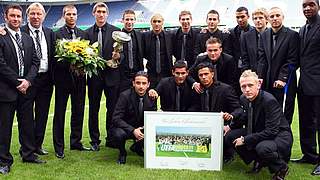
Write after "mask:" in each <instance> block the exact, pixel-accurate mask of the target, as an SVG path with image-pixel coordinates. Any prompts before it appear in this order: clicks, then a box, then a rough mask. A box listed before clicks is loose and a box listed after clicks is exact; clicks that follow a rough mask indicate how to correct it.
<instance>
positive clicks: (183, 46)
mask: <svg viewBox="0 0 320 180" xmlns="http://www.w3.org/2000/svg"><path fill="white" fill-rule="evenodd" d="M318 10H319V1H318V0H304V1H303V11H304V14H305V16H306V18H307V24H306V25H305V26H303V27H302V29H301V30H300V37H299V34H298V33H296V32H294V31H293V30H290V29H289V28H287V27H285V26H283V24H282V21H283V19H284V15H283V12H282V11H281V9H280V8H278V7H274V8H271V9H270V11H269V12H266V10H264V9H257V10H256V11H254V12H253V13H252V19H253V22H254V24H255V27H253V26H250V25H249V24H248V19H249V13H248V9H247V8H245V7H240V8H238V9H237V11H236V19H237V23H238V25H237V26H236V27H235V28H232V29H230V31H221V30H219V29H218V28H217V27H218V23H219V22H220V19H219V18H220V17H219V13H218V12H217V11H215V10H211V11H209V12H208V14H207V19H206V22H207V28H204V29H202V30H200V29H196V28H192V27H191V22H192V15H191V13H190V12H189V11H182V12H181V13H180V14H179V22H180V23H181V27H180V28H178V29H177V30H173V31H164V29H163V24H164V18H163V17H162V15H160V14H155V15H153V16H152V18H151V20H150V24H151V26H152V30H151V31H149V32H145V33H141V32H138V31H136V30H134V29H133V27H134V23H135V20H136V17H135V13H134V11H132V10H126V11H125V12H124V14H123V17H122V22H123V24H124V27H123V29H122V31H123V32H125V33H127V34H128V35H129V36H130V37H131V40H130V41H129V42H127V43H124V47H123V51H122V52H118V51H114V49H113V43H114V40H113V38H112V32H114V31H120V29H119V28H117V27H115V26H113V25H111V24H109V23H107V16H108V14H109V10H108V7H107V5H106V4H105V3H97V4H95V6H94V7H93V11H92V14H93V16H94V17H95V24H94V25H93V26H91V27H90V28H89V29H88V30H86V31H82V30H81V29H79V28H78V27H77V26H76V22H77V9H76V7H75V6H73V5H66V6H65V7H64V8H63V16H62V17H63V18H64V20H65V25H64V26H63V27H61V28H60V29H59V30H58V31H57V32H56V33H53V32H52V31H51V30H50V29H48V28H46V27H43V26H42V22H43V20H44V18H45V10H44V8H43V6H42V5H41V4H39V3H33V4H31V5H30V6H29V7H28V9H27V15H28V20H29V22H28V24H27V25H25V26H24V27H22V28H20V25H21V21H22V9H21V7H20V6H19V5H15V4H13V5H9V6H8V7H7V8H6V11H5V20H6V28H5V33H4V34H5V35H3V36H0V45H1V46H0V48H1V49H0V62H1V63H0V74H1V75H2V76H3V77H4V78H3V79H2V80H0V85H1V86H2V87H3V88H2V91H1V90H0V97H1V100H0V112H1V114H3V117H4V118H3V119H2V120H1V122H2V123H1V124H3V125H1V126H0V129H1V133H2V134H4V136H1V137H0V142H1V143H0V146H1V147H2V148H0V150H1V151H0V172H1V173H3V174H5V173H8V172H9V171H10V166H11V165H12V162H13V160H12V156H11V155H10V153H9V147H10V140H11V132H12V122H13V115H14V112H15V111H17V119H18V123H19V126H18V127H19V140H20V143H21V148H20V154H21V156H22V159H23V161H25V162H34V163H43V162H44V161H42V160H40V159H38V157H37V155H35V154H38V155H45V154H48V153H47V152H46V150H44V149H43V148H42V143H43V139H44V135H45V129H46V122H47V119H48V111H49V107H50V100H51V96H52V92H53V84H54V85H55V111H54V118H53V119H54V120H53V142H54V149H55V155H56V157H58V158H64V124H65V113H66V106H67V101H68V98H69V95H70V96H71V134H70V149H71V150H80V151H86V150H92V151H99V148H100V143H101V140H100V132H99V126H98V124H99V120H98V115H99V110H100V103H101V96H102V92H104V94H105V96H106V108H107V115H106V131H107V137H106V146H109V147H115V148H118V149H119V151H120V153H119V158H118V163H119V164H124V163H125V162H126V154H127V153H126V150H125V148H124V147H125V146H124V145H125V140H126V139H135V143H134V144H133V145H132V146H131V148H130V149H131V150H132V151H135V152H137V154H139V155H143V147H142V142H143V116H142V114H143V111H144V110H156V106H155V99H156V98H157V97H158V96H160V98H161V109H162V110H164V111H200V112H223V118H224V120H225V128H224V130H225V154H224V155H225V160H226V161H230V160H232V156H233V153H234V152H233V150H232V149H233V148H235V150H236V151H237V152H238V153H239V154H240V156H241V157H242V158H243V159H244V160H245V162H246V163H250V162H251V161H254V162H255V163H254V168H253V172H258V171H259V170H260V169H261V168H262V167H263V166H268V167H269V169H270V171H271V172H275V175H274V178H275V179H276V178H284V177H285V176H286V174H287V172H288V166H287V164H286V162H288V160H289V158H290V151H291V145H292V135H291V130H290V126H289V125H290V124H291V122H292V116H293V112H294V100H295V95H296V92H297V89H298V102H299V119H300V136H301V139H300V141H301V147H302V151H303V154H304V156H303V158H302V159H300V160H297V161H296V162H302V163H313V164H316V163H318V166H317V167H316V168H315V170H314V172H313V174H314V175H319V174H320V167H319V155H318V154H317V152H316V147H317V145H316V141H315V138H316V131H319V127H317V126H316V125H315V124H317V123H316V122H317V121H319V118H320V117H319V116H320V115H319V113H318V112H317V108H318V107H319V106H320V105H319V102H318V99H319V97H318V93H317V92H318V91H317V88H318V86H317V83H314V82H317V80H318V79H319V78H318V76H317V73H318V71H320V70H319V69H318V65H317V63H316V62H317V58H318V56H317V45H316V43H317V39H318V38H317V37H318V34H317V28H318V20H319V15H318V14H317V12H318ZM267 21H268V22H269V23H270V25H271V28H266V24H267ZM21 31H23V32H25V33H21ZM62 38H64V39H75V38H81V39H88V40H90V42H91V43H93V42H98V43H99V45H100V55H101V56H102V57H103V58H104V59H106V60H112V61H114V62H118V64H117V65H116V66H112V67H111V66H110V67H109V66H108V67H106V68H105V69H104V70H101V71H99V73H98V75H93V76H92V77H90V78H89V77H88V78H86V76H84V75H78V74H75V73H73V72H72V71H70V68H72V67H70V64H68V63H66V62H61V61H60V62H57V61H56V60H55V59H54V57H53V56H54V45H55V42H56V40H57V39H62ZM27 40H29V41H31V42H34V43H27V42H26V41H27ZM307 46H308V47H307ZM173 57H174V58H175V59H176V62H175V63H174V59H173ZM143 58H145V59H146V60H147V64H146V69H147V73H144V72H143V70H144V66H143ZM298 67H300V69H301V79H300V82H299V83H300V84H299V87H298V88H297V85H296V73H295V72H296V69H297V68H298ZM247 69H251V70H252V71H247ZM241 72H245V73H244V75H242V76H241V78H240V74H241ZM255 72H256V74H258V77H259V78H260V79H262V81H257V79H258V78H257V77H256V75H255ZM239 78H240V84H239ZM248 79H249V80H250V81H249V80H248ZM251 80H252V81H251ZM86 83H87V84H88V96H89V133H90V138H91V142H90V144H91V148H87V147H84V146H83V144H82V142H81V139H82V127H83V118H84V105H85V94H86ZM261 83H262V84H261ZM149 87H150V90H149V91H147V90H148V88H149ZM240 87H241V90H242V93H244V95H243V96H241V98H240V103H239V101H238V97H239V95H240V94H241V92H240ZM252 87H254V88H252ZM261 89H263V90H265V91H268V92H269V93H271V94H272V95H271V94H269V93H267V92H265V91H263V90H261ZM253 90H254V91H253ZM251 91H252V92H251ZM120 93H121V94H120ZM252 96H254V97H252ZM273 96H274V97H275V98H274V97H273ZM248 100H249V101H248ZM251 102H252V103H251ZM253 102H254V103H253ZM310 102H311V103H312V107H310V106H308V107H307V106H306V105H305V104H306V103H310ZM270 103H271V104H270ZM33 104H34V111H33ZM240 104H241V105H240ZM249 104H250V105H249ZM252 104H253V105H252ZM252 106H253V107H254V110H253V112H251V111H250V109H251V108H252ZM267 106H270V107H269V108H267ZM282 111H283V112H284V116H283V115H282ZM249 112H251V113H252V114H250V113H249ZM33 113H34V115H33ZM269 113H271V114H274V116H273V117H269ZM33 116H34V117H33ZM260 118H261V119H260ZM270 118H271V120H270ZM33 120H34V122H35V123H34V126H33ZM310 120H312V121H310ZM252 121H253V122H252ZM260 121H261V122H260ZM257 122H259V123H257ZM241 123H242V124H245V127H246V129H245V130H243V129H242V126H241V125H238V124H241ZM252 123H254V124H252ZM269 123H270V124H269ZM279 124H280V126H279V127H276V126H278V125H279ZM318 124H320V123H319V122H318ZM282 125H283V126H282ZM281 127H283V129H281ZM283 131H284V132H286V133H285V135H283V133H282V134H281V132H283ZM311 133H312V134H311ZM282 135H283V136H282ZM239 136H241V137H239ZM278 136H282V137H285V138H284V139H285V140H286V143H287V144H286V146H285V145H279V143H278V141H277V137H278ZM286 138H287V139H286ZM280 139H281V138H280ZM265 140H273V141H272V142H267V143H265V142H264V141H265ZM281 140H283V138H282V139H281ZM259 143H261V145H259ZM270 143H271V144H272V145H270ZM244 144H245V145H246V148H244V149H243V148H242V147H243V145H244ZM239 147H241V148H239ZM279 148H280V150H279V151H278V149H279ZM248 150H249V151H250V152H251V151H254V152H255V153H252V156H250V157H247V156H246V155H248V152H247V151H248ZM282 150H283V151H282ZM276 151H277V152H278V153H280V154H279V155H274V156H267V155H269V154H274V152H276ZM282 152H283V153H282ZM268 153H269V154H268ZM281 153H282V154H281ZM249 155H251V154H249ZM265 156H266V157H265ZM268 158H269V159H268ZM272 163H274V164H272Z"/></svg>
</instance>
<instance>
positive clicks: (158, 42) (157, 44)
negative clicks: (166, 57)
mask: <svg viewBox="0 0 320 180" xmlns="http://www.w3.org/2000/svg"><path fill="white" fill-rule="evenodd" d="M156 72H157V74H160V72H161V62H160V39H159V35H157V36H156Z"/></svg>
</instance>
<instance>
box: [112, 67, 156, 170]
mask: <svg viewBox="0 0 320 180" xmlns="http://www.w3.org/2000/svg"><path fill="white" fill-rule="evenodd" d="M132 83H133V88H131V89H128V90H126V91H123V92H122V93H121V94H120V96H119V99H118V102H117V104H116V107H115V110H114V112H113V118H112V126H111V129H110V136H111V137H110V144H111V146H112V147H115V148H118V149H119V151H120V153H119V158H118V161H117V162H118V164H125V163H126V157H127V151H126V149H125V144H126V140H127V139H133V140H134V141H135V143H134V144H133V145H132V146H131V148H130V149H131V150H132V151H135V152H136V153H137V154H138V155H141V156H143V138H144V134H143V124H144V118H143V117H144V116H143V112H144V111H155V110H156V109H157V106H156V102H155V101H154V100H152V99H151V98H149V96H148V94H146V92H147V89H148V88H149V85H150V82H149V79H148V75H147V73H146V72H144V71H139V72H137V74H136V75H135V77H134V79H133V82H132Z"/></svg>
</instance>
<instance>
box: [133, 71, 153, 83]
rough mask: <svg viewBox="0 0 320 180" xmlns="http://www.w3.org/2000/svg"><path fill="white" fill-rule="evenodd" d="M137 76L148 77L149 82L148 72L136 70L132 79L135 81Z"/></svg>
mask: <svg viewBox="0 0 320 180" xmlns="http://www.w3.org/2000/svg"><path fill="white" fill-rule="evenodd" d="M138 76H143V77H146V78H147V79H148V82H149V76H148V73H147V72H145V71H138V72H137V73H136V74H135V75H134V77H133V81H135V80H136V77H138Z"/></svg>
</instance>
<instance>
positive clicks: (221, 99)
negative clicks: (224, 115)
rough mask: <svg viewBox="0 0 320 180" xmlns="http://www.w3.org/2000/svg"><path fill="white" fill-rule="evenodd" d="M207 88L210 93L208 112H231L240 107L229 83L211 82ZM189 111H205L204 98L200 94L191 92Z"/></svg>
mask: <svg viewBox="0 0 320 180" xmlns="http://www.w3.org/2000/svg"><path fill="white" fill-rule="evenodd" d="M208 90H209V94H210V101H209V103H210V107H209V108H210V109H209V112H228V113H232V112H234V111H235V110H236V109H238V108H240V104H239V100H238V97H237V95H236V94H235V91H234V89H233V88H232V87H231V86H230V85H228V84H225V83H222V82H219V81H218V82H215V83H214V84H212V85H211V86H210V87H209V88H208ZM189 111H194V112H197V111H200V112H204V111H205V107H204V98H203V95H202V94H198V93H196V92H193V95H192V106H191V107H190V109H189Z"/></svg>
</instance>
